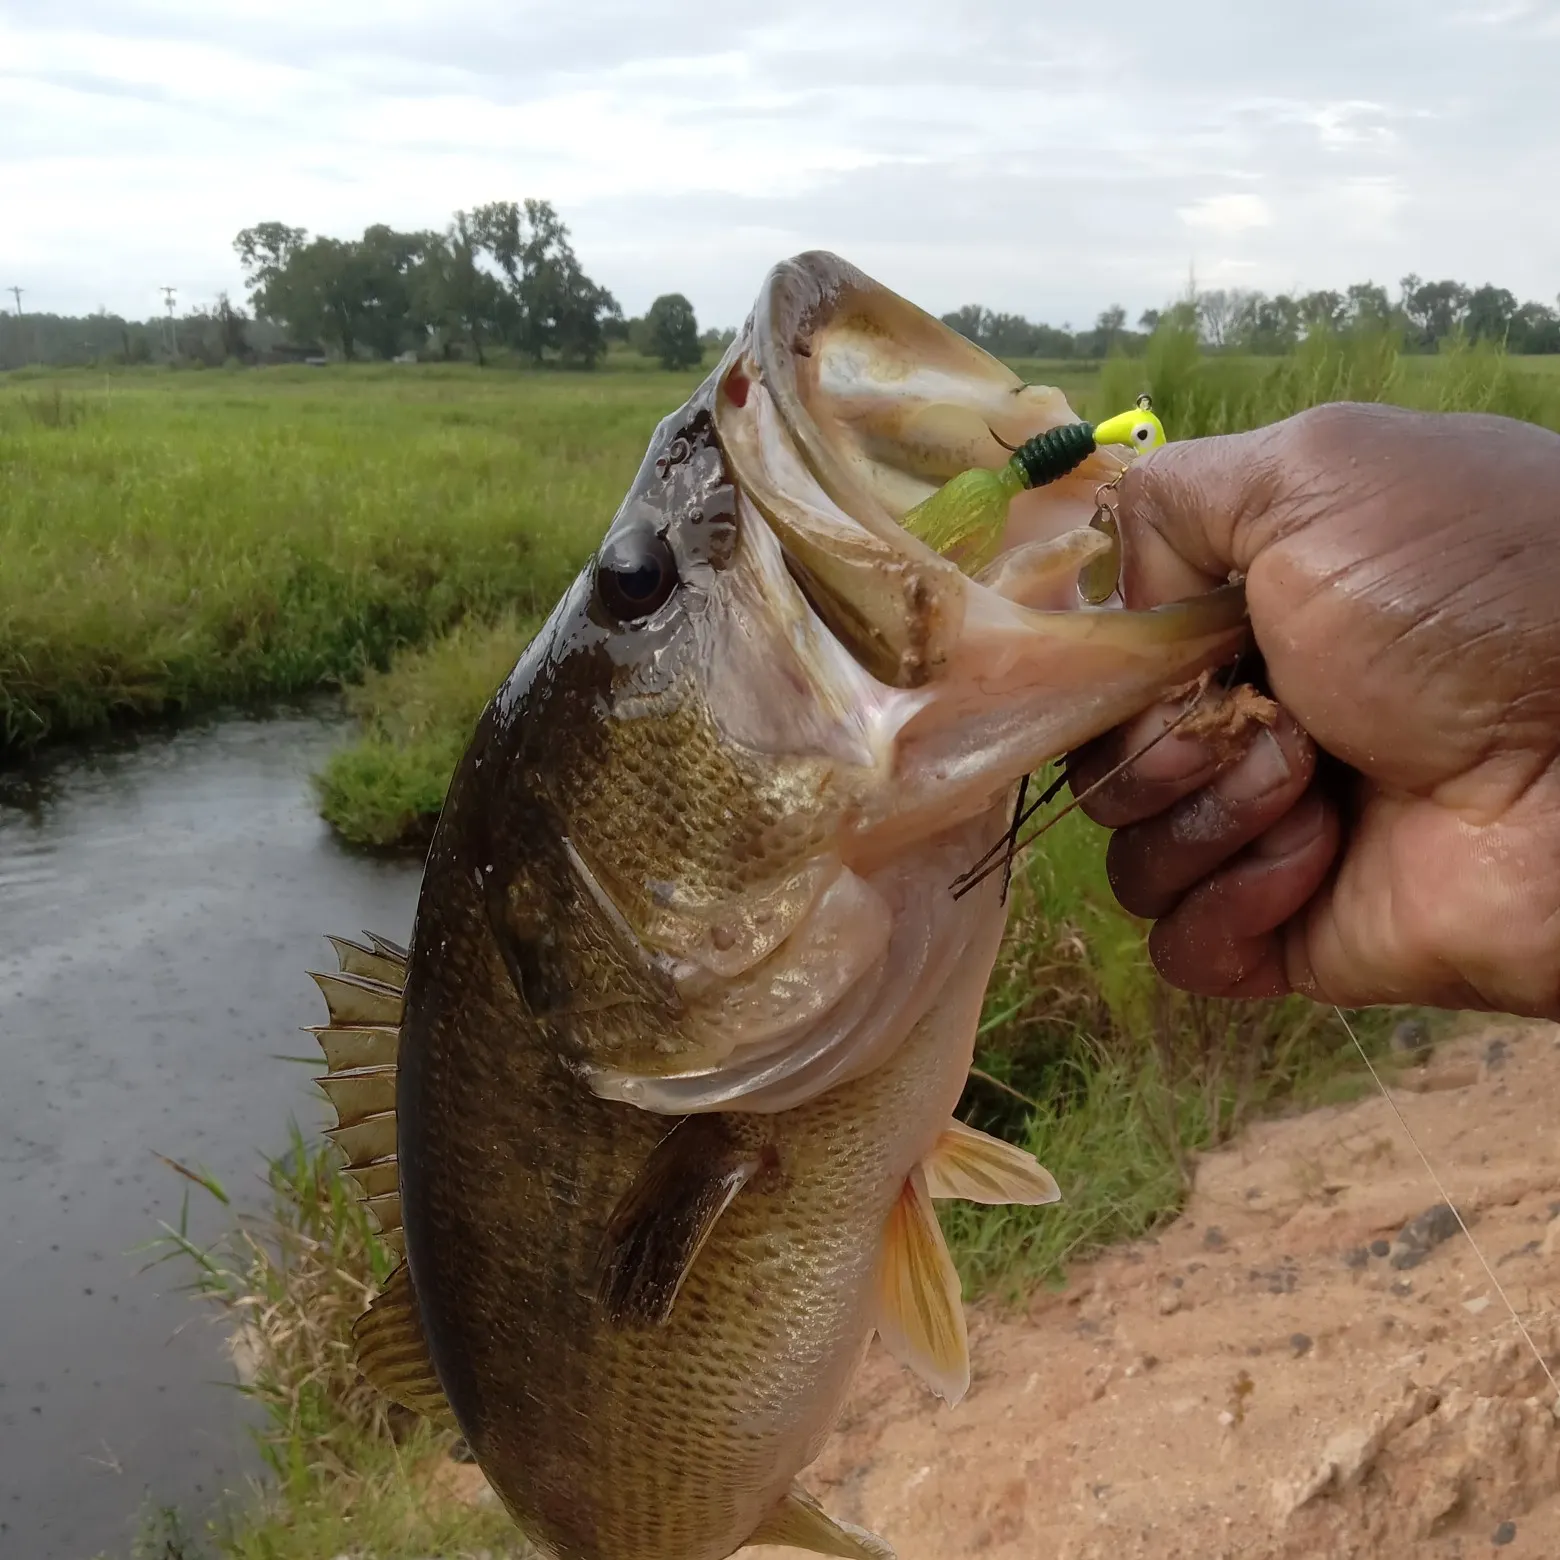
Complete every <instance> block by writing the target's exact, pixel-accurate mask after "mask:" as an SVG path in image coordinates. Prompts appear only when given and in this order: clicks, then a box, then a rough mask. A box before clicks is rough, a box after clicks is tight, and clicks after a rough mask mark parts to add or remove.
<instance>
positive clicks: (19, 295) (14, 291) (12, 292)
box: [6, 286, 27, 319]
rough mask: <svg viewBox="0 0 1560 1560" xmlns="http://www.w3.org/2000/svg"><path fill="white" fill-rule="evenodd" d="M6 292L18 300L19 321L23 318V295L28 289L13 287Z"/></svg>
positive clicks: (17, 312) (17, 314) (17, 315)
mask: <svg viewBox="0 0 1560 1560" xmlns="http://www.w3.org/2000/svg"><path fill="white" fill-rule="evenodd" d="M6 291H7V292H8V293H10V295H11V296H12V297H13V298H15V299H16V317H17V319H21V317H22V294H23V293H24V292H26V291H27V289H26V288H25V287H16V286H11V287H7V288H6Z"/></svg>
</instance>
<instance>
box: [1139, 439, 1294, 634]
mask: <svg viewBox="0 0 1560 1560" xmlns="http://www.w3.org/2000/svg"><path fill="white" fill-rule="evenodd" d="M1278 427H1282V425H1281V424H1280V425H1278ZM1276 433H1277V428H1259V429H1257V430H1255V431H1254V432H1251V433H1233V434H1223V435H1220V436H1219V437H1217V438H1208V439H1187V440H1184V441H1183V442H1181V443H1177V444H1167V445H1165V446H1163V447H1162V448H1161V449H1157V450H1155V451H1154V452H1153V453H1152V454H1151V455H1146V456H1144V457H1143V458H1142V459H1141V460H1139V461H1137V462H1135V463H1134V464H1133V466H1132V468H1131V470H1130V471H1128V472H1127V474H1126V476H1125V477H1124V478H1123V479H1122V482H1121V486H1120V487H1119V488H1118V489H1117V495H1116V497H1117V505H1116V516H1117V520H1118V522H1119V526H1120V533H1121V557H1122V564H1121V592H1122V596H1123V599H1124V600H1125V603H1126V605H1127V606H1129V607H1146V606H1153V605H1155V604H1157V603H1159V602H1164V601H1177V600H1181V599H1183V598H1184V597H1187V596H1195V595H1199V594H1200V593H1201V592H1203V591H1205V590H1207V589H1209V588H1210V586H1213V585H1217V584H1222V583H1223V581H1224V580H1225V579H1227V578H1228V577H1229V575H1230V573H1231V572H1232V571H1234V572H1238V573H1241V574H1244V573H1245V572H1246V571H1247V570H1248V569H1249V568H1250V566H1251V561H1252V558H1251V556H1249V555H1250V554H1254V552H1255V550H1256V544H1255V539H1254V538H1253V536H1252V534H1251V532H1252V528H1251V527H1250V525H1249V524H1248V523H1247V522H1248V521H1249V520H1250V519H1251V518H1252V517H1253V515H1254V514H1256V513H1258V512H1260V511H1261V510H1264V509H1265V508H1266V507H1267V504H1268V502H1269V500H1270V498H1271V496H1272V493H1273V490H1274V486H1275V480H1276V479H1275V470H1276V467H1275V460H1274V449H1273V446H1274V443H1275V435H1276Z"/></svg>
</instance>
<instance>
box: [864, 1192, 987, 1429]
mask: <svg viewBox="0 0 1560 1560" xmlns="http://www.w3.org/2000/svg"><path fill="white" fill-rule="evenodd" d="M875 1321H876V1325H877V1330H878V1336H879V1337H880V1338H882V1340H883V1345H884V1347H885V1348H886V1349H887V1350H888V1352H889V1353H890V1354H892V1355H893V1356H894V1358H895V1359H897V1360H898V1361H899V1362H900V1364H901V1365H906V1366H908V1367H909V1368H910V1369H911V1370H913V1371H914V1372H915V1373H916V1375H918V1376H919V1377H920V1378H921V1379H922V1380H923V1381H924V1382H925V1383H926V1384H927V1386H929V1387H930V1388H931V1389H932V1391H933V1392H935V1393H937V1395H938V1396H939V1397H941V1398H944V1399H945V1400H946V1401H947V1402H949V1403H957V1402H958V1401H959V1399H960V1398H962V1397H963V1396H964V1394H965V1392H967V1391H968V1390H969V1385H970V1344H969V1335H968V1333H967V1332H966V1331H965V1327H964V1302H963V1300H962V1298H961V1296H960V1285H959V1274H958V1270H957V1269H956V1268H955V1267H954V1265H953V1258H952V1257H951V1256H949V1255H948V1243H947V1242H946V1241H945V1240H944V1239H943V1233H942V1228H941V1226H940V1225H939V1224H938V1222H937V1215H936V1213H935V1212H934V1211H933V1209H932V1199H931V1195H930V1194H929V1193H928V1191H927V1188H926V1176H925V1173H924V1172H923V1171H922V1170H921V1168H920V1166H917V1167H916V1168H915V1169H914V1170H912V1171H911V1172H910V1175H909V1178H908V1179H907V1180H906V1181H905V1184H904V1188H903V1190H902V1191H901V1192H900V1194H899V1200H898V1201H897V1202H896V1203H895V1204H894V1207H893V1210H892V1212H890V1214H889V1216H888V1224H887V1226H886V1227H885V1229H884V1232H883V1250H882V1253H881V1254H880V1255H879V1257H878V1272H877V1315H876V1318H875Z"/></svg>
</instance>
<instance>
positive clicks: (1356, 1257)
mask: <svg viewBox="0 0 1560 1560" xmlns="http://www.w3.org/2000/svg"><path fill="white" fill-rule="evenodd" d="M1369 1261H1370V1253H1369V1252H1368V1251H1367V1250H1366V1249H1365V1248H1364V1247H1363V1246H1351V1247H1350V1248H1349V1250H1347V1251H1346V1252H1344V1254H1343V1265H1344V1266H1345V1267H1346V1268H1362V1267H1364V1266H1366V1264H1367V1263H1369Z"/></svg>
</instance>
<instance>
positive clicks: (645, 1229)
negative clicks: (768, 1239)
mask: <svg viewBox="0 0 1560 1560" xmlns="http://www.w3.org/2000/svg"><path fill="white" fill-rule="evenodd" d="M762 1164H763V1151H762V1148H761V1146H760V1144H759V1142H758V1139H757V1136H756V1133H755V1132H754V1131H751V1130H744V1128H743V1126H742V1125H740V1124H737V1123H734V1122H732V1121H731V1120H730V1119H729V1118H727V1117H723V1116H688V1117H686V1118H685V1119H684V1120H682V1121H680V1122H678V1124H677V1125H676V1126H675V1127H673V1128H672V1130H671V1131H670V1132H668V1133H667V1134H666V1136H665V1137H664V1138H662V1139H661V1141H660V1142H659V1143H657V1144H656V1146H655V1148H654V1149H653V1150H652V1151H651V1153H650V1157H649V1158H648V1159H647V1160H646V1161H645V1164H644V1168H643V1169H641V1170H640V1172H639V1174H638V1176H637V1177H636V1178H635V1180H634V1183H633V1185H632V1186H630V1187H629V1189H628V1190H627V1191H626V1192H625V1193H624V1194H623V1197H622V1200H621V1201H620V1202H619V1203H618V1205H617V1208H616V1210H615V1211H614V1213H613V1215H612V1221H611V1223H610V1224H609V1225H608V1227H607V1235H606V1239H605V1241H604V1242H603V1244H602V1248H601V1253H600V1257H599V1259H598V1262H597V1266H596V1295H597V1297H598V1298H599V1299H600V1301H601V1303H602V1305H604V1306H605V1307H606V1309H607V1313H608V1315H609V1316H611V1318H612V1319H613V1321H615V1322H620V1323H634V1322H639V1323H644V1322H655V1323H660V1322H664V1321H665V1320H666V1319H667V1318H668V1317H669V1316H670V1315H671V1314H672V1306H673V1305H674V1304H675V1303H676V1300H677V1292H678V1291H679V1290H680V1289H681V1288H682V1286H683V1280H684V1279H686V1278H687V1276H688V1272H689V1270H690V1269H691V1268H692V1267H693V1264H694V1262H695V1261H696V1260H697V1259H698V1255H699V1253H700V1252H701V1251H702V1250H703V1249H704V1243H705V1242H706V1241H707V1240H708V1239H709V1238H710V1232H711V1231H712V1230H713V1229H714V1228H715V1224H716V1221H717V1220H718V1219H719V1218H720V1216H721V1214H723V1213H724V1212H725V1211H726V1209H727V1208H728V1207H730V1205H731V1200H732V1198H734V1197H735V1196H736V1195H737V1193H738V1192H740V1191H741V1190H742V1188H743V1187H744V1186H746V1185H747V1183H748V1182H749V1181H750V1180H751V1179H752V1178H753V1176H754V1175H755V1174H756V1173H757V1171H758V1170H759V1168H760V1167H761V1165H762Z"/></svg>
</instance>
